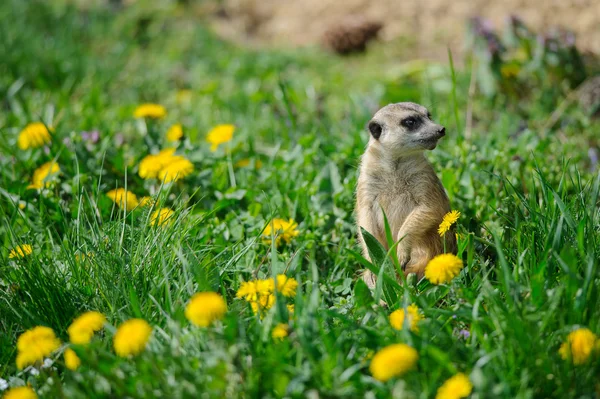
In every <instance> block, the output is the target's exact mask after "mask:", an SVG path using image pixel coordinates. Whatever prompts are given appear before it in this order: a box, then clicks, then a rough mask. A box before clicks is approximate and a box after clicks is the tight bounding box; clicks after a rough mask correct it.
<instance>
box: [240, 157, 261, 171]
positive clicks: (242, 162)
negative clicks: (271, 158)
mask: <svg viewBox="0 0 600 399" xmlns="http://www.w3.org/2000/svg"><path fill="white" fill-rule="evenodd" d="M250 163H251V160H250V159H249V158H245V159H240V160H239V161H237V162H236V163H235V166H236V167H237V168H247V167H248V166H250ZM262 167H263V163H262V161H261V160H260V159H256V160H255V161H254V168H255V169H260V168H262Z"/></svg>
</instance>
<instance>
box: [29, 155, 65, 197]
mask: <svg viewBox="0 0 600 399" xmlns="http://www.w3.org/2000/svg"><path fill="white" fill-rule="evenodd" d="M59 173H60V167H59V166H58V164H57V163H56V162H46V163H45V164H43V165H42V166H40V167H39V168H37V169H36V170H35V171H34V172H33V177H32V179H31V184H30V185H28V186H27V189H35V190H41V189H42V188H44V186H45V187H50V185H51V184H52V181H53V180H55V178H56V176H57V175H58V174H59Z"/></svg>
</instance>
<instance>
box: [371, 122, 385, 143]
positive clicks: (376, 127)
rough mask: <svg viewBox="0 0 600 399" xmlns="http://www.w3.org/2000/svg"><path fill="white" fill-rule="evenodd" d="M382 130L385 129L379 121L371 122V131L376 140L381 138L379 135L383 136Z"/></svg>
mask: <svg viewBox="0 0 600 399" xmlns="http://www.w3.org/2000/svg"><path fill="white" fill-rule="evenodd" d="M382 130H383V129H382V128H381V125H380V124H379V123H377V122H375V121H371V122H369V132H371V135H372V136H373V138H374V139H375V140H379V136H381V131H382Z"/></svg>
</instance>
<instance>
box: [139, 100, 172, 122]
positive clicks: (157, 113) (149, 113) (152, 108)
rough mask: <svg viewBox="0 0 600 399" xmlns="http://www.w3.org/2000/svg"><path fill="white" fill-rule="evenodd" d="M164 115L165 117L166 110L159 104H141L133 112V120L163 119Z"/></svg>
mask: <svg viewBox="0 0 600 399" xmlns="http://www.w3.org/2000/svg"><path fill="white" fill-rule="evenodd" d="M165 115H167V110H166V108H165V107H163V106H162V105H160V104H152V103H146V104H141V105H139V106H138V107H137V108H136V109H135V111H133V117H134V118H151V119H160V118H164V117H165Z"/></svg>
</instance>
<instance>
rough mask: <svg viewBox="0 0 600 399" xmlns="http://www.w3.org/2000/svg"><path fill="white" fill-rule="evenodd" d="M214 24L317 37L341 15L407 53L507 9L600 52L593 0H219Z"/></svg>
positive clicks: (433, 50)
mask: <svg viewBox="0 0 600 399" xmlns="http://www.w3.org/2000/svg"><path fill="white" fill-rule="evenodd" d="M220 3H221V5H220V6H218V7H216V6H215V8H214V10H215V12H216V13H217V14H218V15H220V17H219V18H216V19H215V21H216V22H215V29H216V31H217V32H218V33H219V34H221V35H222V36H224V37H226V38H228V39H231V40H235V41H238V42H244V43H245V44H254V45H259V46H286V47H288V46H290V45H292V46H304V45H313V44H317V43H320V42H321V40H322V37H323V33H324V32H325V31H326V30H327V29H328V28H330V27H332V26H334V25H336V24H338V23H340V22H341V21H344V20H345V19H347V18H356V17H361V18H366V19H368V20H372V21H377V22H381V23H383V29H382V31H381V32H380V37H381V38H382V40H394V39H397V38H407V39H409V40H410V41H411V42H412V43H414V47H413V48H414V51H415V54H414V57H412V58H438V59H444V58H445V57H446V54H447V50H446V48H447V47H448V46H449V47H450V48H451V49H452V50H453V51H460V50H462V44H463V43H464V35H465V27H466V22H467V20H468V19H469V18H470V17H473V16H482V17H484V18H486V19H488V20H490V21H491V22H492V24H493V26H494V27H495V28H502V27H503V25H504V21H505V20H506V19H507V17H509V16H510V15H516V16H518V17H520V18H521V19H522V20H524V21H525V23H526V24H527V25H528V26H530V27H531V28H533V29H535V30H536V31H538V32H544V31H546V30H548V29H549V28H552V27H555V26H560V27H563V28H567V29H569V30H572V31H574V32H575V33H576V35H577V44H578V46H579V47H580V48H581V49H583V50H584V51H593V52H595V53H600V0H502V1H493V0H452V1H449V0H221V1H220Z"/></svg>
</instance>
